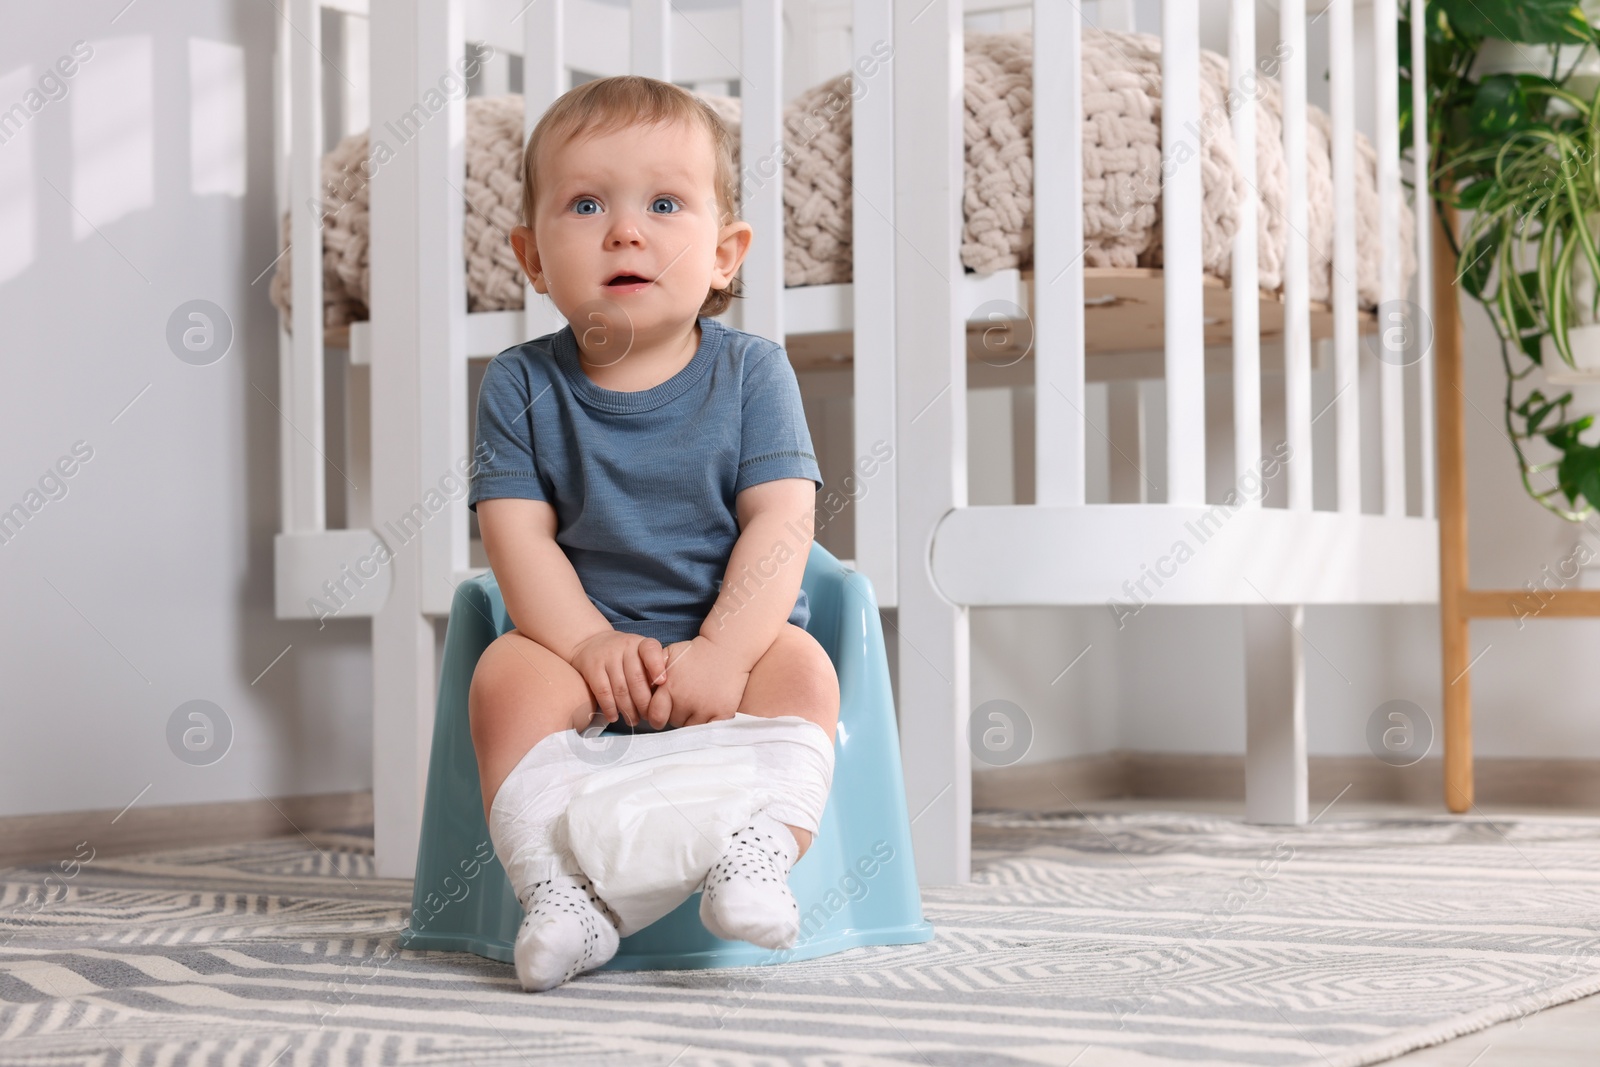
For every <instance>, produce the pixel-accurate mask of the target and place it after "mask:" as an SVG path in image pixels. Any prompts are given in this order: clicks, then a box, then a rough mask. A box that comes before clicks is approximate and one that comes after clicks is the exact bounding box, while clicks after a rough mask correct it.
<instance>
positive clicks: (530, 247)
mask: <svg viewBox="0 0 1600 1067" xmlns="http://www.w3.org/2000/svg"><path fill="white" fill-rule="evenodd" d="M511 250H512V251H513V252H515V253H516V254H517V262H518V263H521V264H522V271H523V273H524V274H525V275H527V278H528V282H529V284H531V285H532V286H533V289H534V292H537V293H544V292H547V291H548V290H549V286H548V285H547V284H546V282H545V279H544V272H543V270H542V269H541V267H540V264H539V248H538V246H537V245H536V244H534V241H533V231H532V230H531V229H529V228H528V227H526V226H513V227H512V228H511Z"/></svg>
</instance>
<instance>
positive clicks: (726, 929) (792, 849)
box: [700, 810, 800, 949]
mask: <svg viewBox="0 0 1600 1067" xmlns="http://www.w3.org/2000/svg"><path fill="white" fill-rule="evenodd" d="M799 854H800V843H799V842H798V841H796V840H795V838H794V834H793V833H792V832H791V831H790V830H789V828H788V827H787V826H785V825H784V824H783V823H782V822H780V821H778V820H777V819H775V818H773V817H772V816H771V815H769V814H768V813H767V812H766V811H765V810H762V811H758V812H756V814H755V815H754V816H753V817H752V818H751V819H750V825H748V826H746V827H745V828H744V829H742V830H738V831H736V832H735V833H734V835H733V843H732V844H730V845H729V846H728V850H727V851H726V852H724V853H723V854H722V858H721V859H719V860H717V862H716V863H714V864H712V866H711V869H710V870H709V871H707V872H706V881H705V890H704V893H703V895H702V896H701V897H700V921H701V922H702V923H704V924H705V928H706V929H707V930H709V931H711V933H713V934H715V935H716V936H717V937H720V938H722V939H723V940H724V941H749V942H750V943H751V944H755V945H760V946H761V947H762V948H771V949H779V948H789V947H790V946H792V945H793V944H794V942H795V938H796V937H797V936H798V935H799V933H800V906H799V904H797V903H796V902H795V899H794V894H793V893H791V892H790V891H789V871H790V869H791V868H792V867H794V864H795V860H796V858H797V857H798V856H799Z"/></svg>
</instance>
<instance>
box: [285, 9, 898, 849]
mask: <svg viewBox="0 0 1600 1067" xmlns="http://www.w3.org/2000/svg"><path fill="white" fill-rule="evenodd" d="M324 11H332V12H337V13H338V15H339V16H340V17H342V18H344V19H345V20H346V22H347V31H348V32H347V33H346V34H345V35H344V36H345V40H347V41H348V42H350V43H351V44H352V46H353V47H355V48H357V49H360V50H361V51H360V53H359V54H358V55H356V56H353V57H352V56H348V55H345V56H336V57H328V56H325V55H324V50H323V48H322V33H321V27H322V16H323V13H324ZM472 12H473V14H472V19H471V26H472V33H473V37H472V39H473V40H475V41H481V42H483V43H484V44H485V45H487V46H488V47H489V48H490V49H492V50H493V51H494V53H496V55H495V56H494V58H492V59H490V60H489V61H488V63H487V65H486V69H485V71H484V72H483V74H482V75H481V76H482V78H483V79H484V80H483V82H482V84H484V85H486V86H488V87H491V88H493V87H497V86H498V87H501V88H502V89H503V88H506V87H508V82H509V74H508V63H507V62H506V60H507V58H508V57H509V56H510V55H512V54H516V55H520V56H521V58H522V61H523V90H524V93H523V95H524V105H525V110H524V131H525V133H526V131H529V130H531V129H532V127H533V125H534V124H535V122H536V121H537V119H538V117H539V116H540V115H541V114H542V113H543V112H544V110H545V109H546V108H547V107H548V106H549V104H550V103H551V102H552V101H553V100H554V99H555V98H556V97H557V96H559V95H560V94H561V93H562V92H564V91H565V90H566V89H567V88H568V87H569V84H570V78H571V76H572V73H573V72H574V71H577V70H581V71H583V72H584V73H587V74H589V75H606V74H618V73H627V72H630V71H632V72H636V73H642V74H648V75H651V76H654V77H660V78H665V79H669V80H674V81H689V82H691V83H692V84H696V85H705V86H708V87H709V86H719V85H721V84H724V83H729V82H732V83H737V84H738V86H739V96H740V99H741V107H742V116H743V121H742V124H741V134H740V151H741V177H742V179H743V181H742V185H741V208H742V212H743V215H744V217H745V218H746V219H748V220H749V221H751V222H752V224H753V225H754V226H755V228H756V230H757V232H758V233H759V234H760V235H761V239H760V240H758V241H757V242H755V244H754V245H753V247H752V250H751V253H750V255H749V256H748V257H747V259H746V261H745V265H744V267H743V271H742V278H743V281H744V293H745V299H744V300H742V301H740V302H739V303H738V304H736V305H735V308H734V309H733V310H732V312H731V313H730V315H729V318H730V319H731V321H732V322H733V324H734V325H736V326H739V327H741V328H743V329H746V330H750V331H753V332H756V333H760V334H762V335H764V336H769V337H775V338H782V337H783V336H784V335H785V333H784V304H785V293H784V284H783V283H784V276H783V264H784V257H783V200H782V196H783V181H782V174H781V166H782V163H783V160H784V156H785V153H784V149H783V143H784V141H783V124H782V118H783V104H784V58H785V57H784V47H783V44H784V20H783V17H782V9H781V0H741V2H739V3H737V4H729V5H728V6H727V7H725V8H723V9H717V10H704V9H696V10H694V11H693V12H687V13H686V12H682V11H678V10H677V9H676V8H675V7H674V5H673V4H672V3H671V0H633V3H632V4H631V7H630V8H629V9H627V10H626V11H622V10H620V9H617V8H615V7H614V6H613V5H610V4H606V3H597V2H595V0H542V2H540V3H536V4H527V3H524V2H522V0H475V3H474V5H473V8H472ZM466 13H467V8H466V5H465V0H385V3H384V4H382V5H375V6H374V7H373V8H372V9H371V10H370V11H369V10H368V8H367V4H366V2H365V0H289V4H288V7H287V9H286V11H285V18H284V19H282V20H281V21H280V24H279V32H278V62H277V68H276V74H277V91H276V92H277V105H278V106H277V115H278V122H277V126H276V135H277V136H276V141H277V144H276V148H277V158H278V164H279V169H278V198H277V203H278V209H279V214H280V215H281V214H282V213H283V212H284V211H287V212H289V214H290V219H291V243H290V247H289V248H288V249H287V250H286V252H285V255H287V256H289V257H291V263H292V268H293V317H292V322H291V327H292V329H291V331H289V332H282V333H280V390H279V407H280V410H281V411H282V412H283V414H284V416H285V419H286V422H287V423H288V427H289V429H286V431H285V433H284V435H283V445H282V454H281V461H282V468H281V472H280V476H281V485H282V513H283V529H282V532H281V533H280V534H279V535H278V536H277V538H275V543H274V552H275V587H276V607H277V614H278V616H279V617H280V618H318V619H327V618H331V617H340V618H348V617H360V616H371V617H373V619H374V622H373V659H374V756H373V764H374V772H373V783H374V784H373V793H374V816H375V833H376V853H377V864H378V869H379V872H380V873H382V874H385V875H393V876H404V875H407V874H409V873H410V866H411V864H412V862H413V859H414V856H415V847H416V834H417V825H418V815H419V812H418V811H417V810H416V807H417V803H418V798H419V797H420V796H421V792H422V790H421V786H422V782H423V778H424V776H425V773H426V752H427V738H428V736H429V733H430V731H429V724H430V723H431V720H432V706H431V705H432V699H433V693H434V690H435V679H434V672H433V658H432V649H433V635H432V629H431V626H430V625H429V623H428V618H427V617H428V616H430V615H432V616H438V615H445V614H448V613H449V611H450V608H451V604H452V599H453V595H454V590H455V587H456V586H457V585H458V584H459V583H460V582H461V581H462V580H464V579H465V578H467V577H470V576H471V575H473V574H476V573H478V572H480V571H481V570H482V568H481V567H473V566H471V560H470V558H469V537H468V534H469V525H468V517H467V511H466V509H465V508H464V507H461V506H460V502H461V500H462V499H464V496H465V492H466V486H467V471H468V470H469V469H470V463H471V462H472V460H473V458H474V457H472V456H471V454H470V450H471V442H470V440H469V439H468V433H467V429H468V422H467V413H468V411H469V410H470V402H471V398H470V397H469V396H468V389H467V383H468V359H469V356H472V355H483V354H491V352H492V351H497V350H498V349H499V348H501V347H509V346H510V345H513V344H516V343H518V342H519V341H521V340H524V339H526V338H529V337H535V336H539V335H541V334H544V333H548V332H551V331H553V330H555V329H559V328H560V327H561V326H562V325H563V324H564V323H563V321H562V320H561V318H560V316H559V315H558V314H557V313H556V312H555V309H554V308H553V306H552V305H550V303H549V301H548V300H547V298H544V297H541V296H539V295H538V294H536V293H534V292H533V291H532V289H531V288H529V289H527V290H525V309H524V310H523V311H522V312H494V313H483V314H476V315H472V316H468V315H467V312H466V296H465V274H464V263H463V248H462V240H463V219H464V210H471V207H470V206H467V207H464V205H463V197H464V195H465V192H464V190H465V177H464V175H465V166H464V155H463V153H464V143H465V138H466V129H465V102H464V96H465V94H464V92H455V91H449V92H444V93H442V94H441V93H440V92H439V90H440V89H441V87H451V88H453V87H454V85H455V81H451V82H450V83H449V86H446V83H444V82H441V81H440V79H441V78H442V77H445V76H446V75H447V74H448V72H450V71H452V70H457V69H459V66H460V64H459V61H460V60H461V59H462V57H463V55H464V42H465V40H466V39H467V38H466V37H465V26H466V22H467V19H466ZM623 19H625V20H626V25H625V26H624V25H622V20H623ZM890 23H891V18H890V12H889V11H888V10H887V9H886V8H884V7H883V5H881V4H878V3H874V2H872V0H856V3H855V10H854V22H853V28H852V33H853V36H854V40H855V43H856V46H857V52H856V54H858V55H868V54H873V53H874V51H875V50H874V48H873V45H874V44H875V43H878V44H881V43H882V42H884V41H888V40H890V39H891V28H890ZM580 25H581V26H583V27H586V28H591V29H592V28H596V27H604V28H606V32H596V33H592V34H577V33H575V30H576V28H577V27H578V26H580ZM355 27H359V28H355ZM619 27H620V32H618V31H619ZM624 35H625V37H626V39H627V40H628V42H629V48H628V49H627V50H625V51H624V52H621V53H619V52H618V50H617V49H616V48H615V45H614V42H615V41H616V40H618V39H620V38H622V37H624ZM569 46H571V47H569ZM731 57H736V58H737V62H736V61H735V58H731ZM324 62H326V63H327V64H328V66H329V68H330V69H332V70H334V71H336V72H337V73H338V75H339V77H340V79H341V81H343V82H345V83H347V86H346V87H347V88H348V90H349V93H348V96H347V97H346V102H347V103H350V104H351V105H352V107H351V108H350V109H348V110H350V111H351V112H352V113H354V112H359V111H360V110H361V109H362V105H363V104H365V103H367V102H370V119H369V120H368V121H369V122H370V124H371V126H372V127H373V130H374V132H373V137H374V138H378V137H380V136H381V134H380V132H379V131H381V130H383V129H384V128H386V127H385V120H387V119H395V118H397V117H400V116H408V117H410V118H411V119H412V120H413V124H414V126H415V130H414V136H411V137H409V138H408V139H407V140H406V142H405V144H404V145H403V147H400V148H399V150H398V151H397V152H396V153H395V154H394V156H393V158H391V159H389V160H386V161H384V162H382V163H381V165H373V166H372V167H371V168H370V181H371V216H370V217H371V224H370V233H371V249H370V259H371V262H372V281H371V294H370V306H371V309H372V317H371V321H370V322H369V323H359V324H357V325H356V327H355V328H352V329H351V331H350V338H349V342H348V343H349V346H350V363H351V365H352V371H353V372H354V371H356V370H357V369H359V370H360V372H361V373H360V374H356V373H352V375H351V377H350V379H349V383H347V384H349V386H350V389H351V391H352V397H353V399H352V404H351V407H350V409H349V411H348V412H347V415H348V417H349V419H350V422H349V425H348V429H350V431H351V432H352V433H353V434H356V435H358V436H357V437H353V438H352V440H351V451H352V452H353V453H359V454H360V457H361V458H360V459H358V461H357V463H356V464H355V465H352V464H351V463H349V462H347V463H345V464H344V465H343V468H348V470H346V469H343V468H341V465H340V464H339V463H336V462H334V461H333V460H331V459H329V458H328V456H327V443H326V432H325V426H326V424H327V418H326V416H327V412H326V402H325V400H326V398H325V397H324V395H323V389H322V382H323V380H324V360H325V356H326V353H325V338H324V331H323V286H322V261H321V253H322V249H321V240H320V233H319V232H318V229H319V224H320V221H321V220H320V216H319V210H321V208H322V205H321V204H320V200H321V196H320V192H321V182H322V176H321V173H320V168H321V157H322V151H323V147H324V143H323V142H324V129H323V121H322V119H323V114H324V106H325V99H324V94H323V86H322V72H323V64H324ZM363 65H364V66H366V67H367V68H368V69H369V70H370V92H368V91H367V86H366V85H365V84H359V83H357V81H355V80H354V79H352V78H351V77H350V75H349V74H347V73H346V70H345V68H349V69H351V70H354V69H356V68H359V67H361V66H363ZM883 81H884V82H886V79H884V80H883ZM892 99H893V94H892V91H891V87H890V86H889V85H887V84H884V83H882V82H880V84H877V85H875V86H874V87H873V89H872V91H871V92H867V93H865V94H858V95H857V97H856V99H855V100H854V103H853V115H854V124H855V141H856V144H857V146H858V147H857V150H856V152H855V156H854V161H853V162H854V186H855V194H854V196H855V209H856V210H855V218H856V231H855V232H856V234H857V240H856V241H855V247H854V272H855V284H854V286H853V288H852V292H853V304H854V331H855V339H856V344H857V351H861V352H874V353H885V354H886V353H888V352H892V351H893V348H894V336H895V331H894V323H893V321H892V320H891V319H889V318H888V317H886V316H883V315H882V314H880V313H879V310H880V309H881V308H883V307H886V306H888V304H889V303H890V301H891V299H892V293H893V252H892V248H893V244H892V231H893V227H892V222H891V220H890V217H889V216H888V214H886V211H887V205H889V204H891V203H892V199H893V164H892V159H893V157H892V149H891V146H890V140H891V133H892V129H893V111H892ZM419 106H420V107H422V108H423V110H422V111H418V108H419ZM348 124H349V125H351V126H354V125H355V123H353V122H350V123H348ZM768 163H775V164H776V166H777V167H778V168H779V169H778V170H777V171H776V172H774V171H772V170H770V169H764V165H765V164H768ZM469 334H470V336H471V340H470V341H469ZM486 348H487V349H489V350H490V352H486V351H485V349H486ZM368 373H370V383H371V384H370V393H371V396H370V409H369V408H368V407H367V405H366V404H365V403H363V402H362V400H364V393H365V389H366V385H365V383H366V381H367V377H366V375H367V374H368ZM855 389H856V398H857V404H856V406H855V427H854V430H855V435H856V440H857V442H860V443H862V444H861V445H860V447H862V448H865V447H867V446H868V445H870V444H871V443H873V442H887V443H890V444H891V445H892V444H893V442H894V441H895V433H894V410H893V405H892V403H890V402H887V401H892V398H893V391H894V368H893V365H892V363H891V362H890V361H889V360H888V359H887V358H885V357H884V356H881V355H880V356H879V358H875V359H863V360H859V361H857V363H856V386H855ZM369 415H370V448H367V447H365V442H364V441H362V440H360V439H359V437H360V436H362V435H364V433H365V430H366V426H367V423H366V421H365V420H366V419H367V418H368V417H369ZM366 457H370V463H371V472H370V473H371V477H370V479H369V478H367V477H365V476H364V475H363V477H362V479H361V481H362V483H364V484H357V483H356V482H355V481H353V480H352V478H351V477H350V472H352V471H354V472H356V473H362V472H361V471H359V470H358V469H357V468H358V467H360V466H362V465H364V464H365V462H366ZM329 466H332V467H334V468H335V469H336V471H337V472H338V474H339V475H340V477H341V478H342V479H343V481H344V482H345V483H346V484H347V485H348V486H349V487H350V490H351V495H350V497H349V498H348V499H349V502H350V506H349V508H348V509H347V510H348V516H349V528H347V529H331V528H329V525H328V516H327V509H326V506H325V504H324V500H325V496H326V492H327V478H326V474H325V469H326V468H327V467H329ZM895 480H896V479H895V470H894V465H893V464H892V463H890V464H888V465H886V466H885V467H884V468H882V469H881V470H880V471H879V472H878V474H877V475H876V477H875V479H874V485H873V487H872V492H870V493H868V494H866V495H864V496H862V497H861V499H860V500H859V501H858V502H857V503H856V508H857V511H858V515H859V518H858V520H857V521H858V524H859V526H858V528H859V529H860V530H861V531H862V536H859V537H858V539H857V557H858V558H857V565H858V566H859V567H861V568H862V569H863V570H866V571H868V572H869V574H870V575H871V576H872V577H874V578H875V579H876V580H877V581H878V582H879V584H880V588H881V589H884V590H886V592H887V593H888V596H889V597H891V598H892V595H893V579H894V567H895V554H896V552H897V549H898V545H897V543H896V539H895V526H894V520H895V510H894V508H895V499H896V486H895ZM380 535H381V539H380Z"/></svg>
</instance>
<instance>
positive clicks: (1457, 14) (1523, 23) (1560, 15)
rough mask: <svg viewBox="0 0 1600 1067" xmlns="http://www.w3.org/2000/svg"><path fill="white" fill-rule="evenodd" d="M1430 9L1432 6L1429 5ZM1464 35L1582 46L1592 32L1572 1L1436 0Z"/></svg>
mask: <svg viewBox="0 0 1600 1067" xmlns="http://www.w3.org/2000/svg"><path fill="white" fill-rule="evenodd" d="M1429 6H1430V7H1431V6H1433V5H1431V4H1430V5H1429ZM1439 7H1440V9H1441V10H1443V11H1444V12H1445V13H1446V14H1447V15H1448V16H1449V18H1450V23H1451V25H1452V26H1454V27H1455V29H1456V30H1458V31H1460V32H1461V33H1462V34H1464V35H1470V36H1473V37H1496V38H1499V39H1500V40H1502V41H1521V42H1524V43H1527V44H1582V43H1584V42H1585V41H1592V40H1594V39H1595V38H1594V31H1593V30H1592V29H1591V28H1590V27H1589V20H1588V19H1587V18H1585V17H1584V14H1583V7H1582V5H1580V4H1578V3H1576V2H1575V0H1439Z"/></svg>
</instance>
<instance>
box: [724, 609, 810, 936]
mask: <svg viewBox="0 0 1600 1067" xmlns="http://www.w3.org/2000/svg"><path fill="white" fill-rule="evenodd" d="M738 710H739V711H741V712H744V713H745V714H747V715H757V716H761V717H763V718H774V717H776V716H780V715H798V716H800V717H801V718H804V719H809V720H811V721H812V722H814V723H816V724H817V725H818V726H820V727H822V729H823V730H824V731H825V732H826V733H827V735H828V739H829V740H830V741H832V739H833V736H834V731H835V728H836V727H837V726H838V722H839V682H838V679H837V678H836V677H835V675H834V673H833V666H832V664H831V663H830V662H829V660H828V654H827V652H826V651H824V650H823V648H822V646H821V645H819V644H817V642H816V639H815V638H813V637H812V636H811V635H810V634H808V633H806V631H805V630H803V629H801V628H800V627H798V626H794V625H792V624H790V625H785V626H784V628H783V629H782V630H780V631H779V633H778V636H777V638H776V639H775V640H774V641H773V642H772V645H771V647H769V648H768V649H767V651H766V653H765V654H764V655H763V656H762V657H761V658H760V659H759V660H757V661H756V664H755V666H754V667H753V668H752V669H751V671H750V679H749V681H748V682H746V683H745V691H744V698H743V699H742V700H741V701H740V705H739V708H738ZM818 771H819V773H820V768H819V769H818ZM818 784H819V785H820V784H821V783H820V782H819V783H818ZM796 799H798V798H796ZM810 844H811V834H810V833H808V832H807V831H805V830H802V829H800V828H799V827H797V826H794V825H793V824H791V823H786V822H782V821H780V820H779V819H777V818H776V817H774V816H773V814H772V812H771V809H767V808H764V809H762V810H761V811H758V812H756V814H755V815H754V816H753V817H752V818H751V820H750V822H749V823H748V824H747V825H746V826H744V827H743V828H742V829H740V830H738V831H737V832H735V833H734V835H733V842H732V844H730V845H729V846H728V849H727V851H726V852H724V853H723V854H722V856H721V858H720V859H718V860H717V862H716V863H714V864H712V866H711V869H710V870H709V871H707V872H706V880H705V890H704V892H703V894H702V895H701V898H700V921H701V922H702V923H704V924H705V927H706V929H707V930H709V931H711V933H713V934H715V935H716V936H718V937H720V938H723V939H724V940H742V941H749V942H751V943H752V944H756V945H760V946H762V947H763V948H770V949H781V948H788V947H789V946H791V945H793V944H794V943H795V938H796V937H797V936H798V935H799V932H800V909H799V906H798V904H797V903H796V901H795V899H794V894H793V893H792V892H790V890H789V885H788V881H789V872H790V871H791V870H792V869H793V868H794V865H795V864H796V863H798V862H799V860H800V856H801V855H803V854H804V853H805V850H806V849H807V848H808V847H809V846H810Z"/></svg>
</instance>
